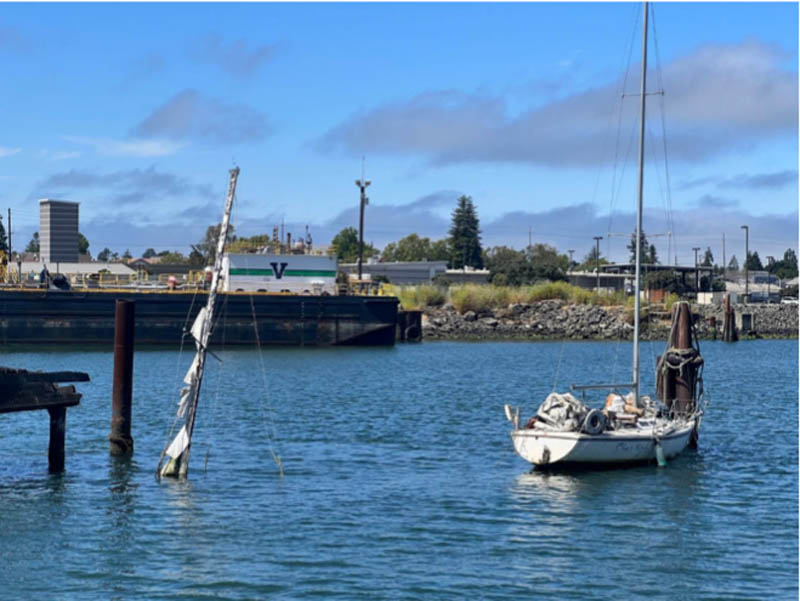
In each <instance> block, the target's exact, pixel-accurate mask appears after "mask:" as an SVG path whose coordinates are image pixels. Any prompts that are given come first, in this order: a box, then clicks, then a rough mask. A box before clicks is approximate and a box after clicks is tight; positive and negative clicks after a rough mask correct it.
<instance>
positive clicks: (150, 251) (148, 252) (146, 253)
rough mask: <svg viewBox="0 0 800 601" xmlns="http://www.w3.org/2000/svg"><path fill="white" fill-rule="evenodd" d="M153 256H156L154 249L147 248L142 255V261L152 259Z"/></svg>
mask: <svg viewBox="0 0 800 601" xmlns="http://www.w3.org/2000/svg"><path fill="white" fill-rule="evenodd" d="M155 256H156V249H154V248H148V249H147V250H145V251H144V254H143V255H142V258H143V259H152V258H153V257H155Z"/></svg>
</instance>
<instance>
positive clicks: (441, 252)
mask: <svg viewBox="0 0 800 601" xmlns="http://www.w3.org/2000/svg"><path fill="white" fill-rule="evenodd" d="M452 254H453V253H452V251H451V249H450V242H449V241H448V239H447V238H442V239H441V240H436V241H435V242H433V243H431V255H430V260H431V261H448V262H449V261H450V257H451V255H452ZM448 265H449V263H448Z"/></svg>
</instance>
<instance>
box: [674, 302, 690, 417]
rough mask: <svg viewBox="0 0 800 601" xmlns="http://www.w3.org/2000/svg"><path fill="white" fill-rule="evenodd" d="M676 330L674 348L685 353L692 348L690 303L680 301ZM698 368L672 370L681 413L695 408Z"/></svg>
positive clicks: (678, 409) (677, 408)
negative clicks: (695, 377)
mask: <svg viewBox="0 0 800 601" xmlns="http://www.w3.org/2000/svg"><path fill="white" fill-rule="evenodd" d="M676 312H677V316H676V319H675V332H674V335H675V337H674V340H673V348H674V349H675V350H677V351H678V353H679V354H681V355H685V354H687V352H688V351H691V350H692V348H693V347H692V313H691V311H690V310H689V303H678V305H677V308H676ZM695 373H696V369H692V368H691V367H690V365H688V364H687V366H686V367H685V368H684V369H679V370H670V374H671V375H672V377H673V380H674V387H675V404H674V406H675V409H676V410H677V411H678V412H680V413H688V412H690V411H692V410H693V409H694V400H695V398H694V396H695V395H694V376H695Z"/></svg>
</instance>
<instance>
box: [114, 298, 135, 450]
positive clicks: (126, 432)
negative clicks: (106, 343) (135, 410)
mask: <svg viewBox="0 0 800 601" xmlns="http://www.w3.org/2000/svg"><path fill="white" fill-rule="evenodd" d="M135 315H136V303H135V302H133V301H129V300H118V301H117V306H116V313H115V317H114V382H113V384H112V388H111V433H110V434H109V435H108V441H109V450H110V452H111V454H112V455H130V454H131V453H133V437H132V436H131V406H132V404H133V342H134V319H135Z"/></svg>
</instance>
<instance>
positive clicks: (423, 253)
mask: <svg viewBox="0 0 800 601" xmlns="http://www.w3.org/2000/svg"><path fill="white" fill-rule="evenodd" d="M448 255H449V249H448V248H447V242H446V241H445V240H437V241H436V242H433V243H432V242H431V240H430V238H420V237H419V236H418V235H417V234H409V235H408V236H406V237H405V238H401V239H400V240H398V241H397V242H390V243H389V244H387V245H386V247H385V248H384V249H383V252H382V253H381V261H443V260H444V261H446V260H448V258H449V256H448Z"/></svg>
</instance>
